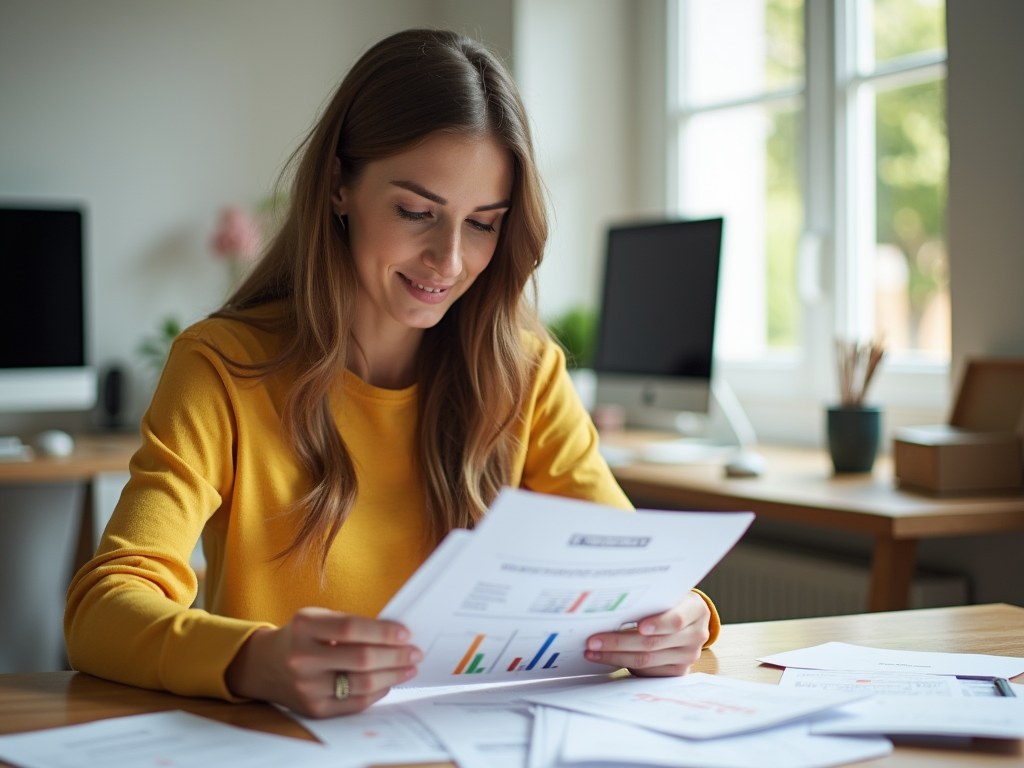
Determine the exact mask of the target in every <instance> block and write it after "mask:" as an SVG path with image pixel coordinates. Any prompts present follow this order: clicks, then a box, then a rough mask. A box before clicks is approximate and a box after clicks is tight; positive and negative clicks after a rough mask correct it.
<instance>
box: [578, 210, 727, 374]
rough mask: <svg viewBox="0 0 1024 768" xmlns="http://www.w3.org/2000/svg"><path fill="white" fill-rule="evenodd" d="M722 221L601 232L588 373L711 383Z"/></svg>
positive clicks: (689, 222) (653, 225)
mask: <svg viewBox="0 0 1024 768" xmlns="http://www.w3.org/2000/svg"><path fill="white" fill-rule="evenodd" d="M721 250H722V219H721V218H716V219H705V220H700V221H673V222H659V223H656V224H641V225H633V226H623V227H614V228H612V229H611V230H610V231H609V233H608V253H607V261H606V263H605V276H604V295H603V299H602V304H601V319H600V326H599V332H598V341H597V354H596V359H595V364H594V368H595V370H597V371H598V372H599V373H600V372H606V373H622V374H637V375H641V376H682V377H694V378H704V379H710V378H711V360H712V353H713V348H714V333H715V308H716V306H717V299H718V272H719V262H720V259H721Z"/></svg>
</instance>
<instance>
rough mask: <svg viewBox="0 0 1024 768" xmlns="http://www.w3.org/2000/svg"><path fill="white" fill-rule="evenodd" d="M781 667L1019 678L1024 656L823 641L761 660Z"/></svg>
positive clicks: (1023, 666)
mask: <svg viewBox="0 0 1024 768" xmlns="http://www.w3.org/2000/svg"><path fill="white" fill-rule="evenodd" d="M758 661H761V662H764V663H765V664H774V665H775V666H778V667H801V668H803V669H833V670H848V671H856V672H917V673H920V674H931V675H979V676H985V677H1006V678H1010V677H1016V676H1017V675H1019V674H1021V673H1024V659H1018V658H1013V657H1009V656H989V655H986V654H981V653H929V652H926V651H892V650H888V649H883V648H867V647H865V646H862V645H850V644H849V643H824V644H822V645H815V646H812V647H810V648H800V649H798V650H795V651H785V652H783V653H776V654H773V655H771V656H765V657H763V658H760V659H758Z"/></svg>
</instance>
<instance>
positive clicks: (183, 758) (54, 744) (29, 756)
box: [0, 711, 338, 768]
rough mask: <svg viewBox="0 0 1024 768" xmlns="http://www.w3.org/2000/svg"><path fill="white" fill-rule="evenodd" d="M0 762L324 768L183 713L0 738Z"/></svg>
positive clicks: (311, 750)
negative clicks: (0, 760) (0, 759)
mask: <svg viewBox="0 0 1024 768" xmlns="http://www.w3.org/2000/svg"><path fill="white" fill-rule="evenodd" d="M0 758H2V759H3V760H5V761H6V762H9V763H13V764H15V765H19V766H22V768H96V766H100V765H101V766H104V768H160V767H161V766H174V768H209V766H211V765H215V766H217V768H264V767H265V768H281V766H283V765H287V766H288V767H289V768H307V767H309V768H319V767H321V766H322V767H323V768H330V767H331V766H335V767H336V766H337V765H338V761H337V759H336V758H332V756H331V755H330V753H329V752H328V751H327V750H326V749H324V747H323V746H321V745H319V744H314V743H313V742H309V741H300V740H298V739H291V738H288V737H285V736H275V735H273V734H269V733H259V732H257V731H251V730H248V729H246V728H236V727H235V726H232V725H225V724H224V723H221V722H218V721H216V720H211V719H209V718H205V717H200V716H198V715H193V714H190V713H188V712H178V711H174V712H154V713H152V714H147V715H134V716H131V717H117V718H112V719H110V720H98V721H96V722H93V723H84V724H82V725H70V726H67V727H64V728H52V729H49V730H45V731H33V732H31V733H18V734H13V735H10V736H0Z"/></svg>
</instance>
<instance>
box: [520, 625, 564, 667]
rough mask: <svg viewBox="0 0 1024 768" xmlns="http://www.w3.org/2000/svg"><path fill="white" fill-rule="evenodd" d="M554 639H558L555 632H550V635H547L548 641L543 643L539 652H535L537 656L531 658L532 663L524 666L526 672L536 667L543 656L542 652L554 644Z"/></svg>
mask: <svg viewBox="0 0 1024 768" xmlns="http://www.w3.org/2000/svg"><path fill="white" fill-rule="evenodd" d="M556 637H558V633H557V632H552V633H551V634H550V635H548V639H547V640H545V641H544V645H542V646H541V647H540V650H539V651H537V655H536V656H534V657H533V661H531V662H530V663H529V664H527V665H526V669H527V670H530V669H533V668H534V667H535V666H537V662H538V661H540V657H541V656H543V655H544V651H546V650H547V649H548V648H550V647H551V644H552V643H553V642H555V638H556Z"/></svg>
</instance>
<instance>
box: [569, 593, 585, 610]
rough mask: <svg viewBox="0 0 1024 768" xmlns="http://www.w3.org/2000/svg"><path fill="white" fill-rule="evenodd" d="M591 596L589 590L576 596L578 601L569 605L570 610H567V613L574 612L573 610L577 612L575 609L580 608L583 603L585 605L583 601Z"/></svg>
mask: <svg viewBox="0 0 1024 768" xmlns="http://www.w3.org/2000/svg"><path fill="white" fill-rule="evenodd" d="M589 596H590V593H589V592H584V593H583V594H581V595H580V596H579V597H577V598H576V602H574V603H573V604H572V605H570V606H569V610H567V611H566V613H573V612H575V610H576V609H577V608H579V607H580V606H581V605H583V601H584V600H586V599H587V598H588V597H589Z"/></svg>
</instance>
